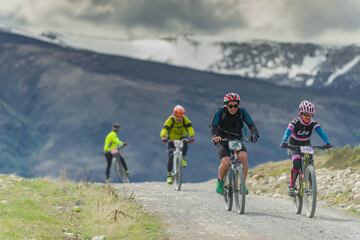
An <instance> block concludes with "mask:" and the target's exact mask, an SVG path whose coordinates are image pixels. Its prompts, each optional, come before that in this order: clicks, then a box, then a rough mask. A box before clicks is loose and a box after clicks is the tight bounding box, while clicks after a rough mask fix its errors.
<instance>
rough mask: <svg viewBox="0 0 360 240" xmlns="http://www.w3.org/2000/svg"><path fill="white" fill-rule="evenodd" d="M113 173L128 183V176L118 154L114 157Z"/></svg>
mask: <svg viewBox="0 0 360 240" xmlns="http://www.w3.org/2000/svg"><path fill="white" fill-rule="evenodd" d="M114 169H115V174H116V176H117V177H118V178H119V180H120V181H122V182H123V183H129V182H130V181H129V178H128V176H127V175H126V173H125V169H124V167H123V165H122V164H121V160H120V157H119V156H116V157H115V168H114Z"/></svg>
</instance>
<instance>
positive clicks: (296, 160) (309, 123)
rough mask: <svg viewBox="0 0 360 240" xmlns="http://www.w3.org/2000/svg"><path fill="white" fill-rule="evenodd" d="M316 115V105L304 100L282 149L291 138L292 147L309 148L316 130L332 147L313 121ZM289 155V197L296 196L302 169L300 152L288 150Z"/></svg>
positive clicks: (318, 125)
mask: <svg viewBox="0 0 360 240" xmlns="http://www.w3.org/2000/svg"><path fill="white" fill-rule="evenodd" d="M314 114H315V105H314V104H313V103H311V102H309V101H307V100H304V101H302V102H301V103H300V105H299V110H298V117H297V118H296V119H294V120H293V121H291V122H290V124H289V125H288V127H287V128H286V130H285V133H284V135H283V137H282V140H281V144H280V147H282V148H287V147H288V144H287V141H288V139H289V137H290V141H289V143H290V145H294V146H308V145H311V143H310V137H311V134H312V131H313V130H315V131H316V133H317V134H319V136H320V137H321V139H322V140H323V141H324V142H325V144H326V145H325V146H327V147H329V148H330V147H332V145H331V144H330V141H329V139H328V137H327V135H326V133H325V132H324V130H323V129H322V127H321V126H320V124H319V123H318V122H317V121H315V120H314V119H313V116H314ZM288 155H289V157H290V159H291V160H292V163H293V167H292V169H291V172H290V182H289V189H288V194H289V196H291V197H292V196H294V184H295V180H296V177H297V175H298V173H299V171H300V167H301V156H300V151H299V150H298V151H295V150H290V149H289V150H288Z"/></svg>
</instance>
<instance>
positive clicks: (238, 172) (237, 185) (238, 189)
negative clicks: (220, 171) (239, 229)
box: [223, 139, 246, 214]
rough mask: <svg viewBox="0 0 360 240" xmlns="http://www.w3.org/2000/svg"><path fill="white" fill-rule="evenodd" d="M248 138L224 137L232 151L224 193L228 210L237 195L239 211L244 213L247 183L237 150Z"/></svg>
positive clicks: (236, 201)
mask: <svg viewBox="0 0 360 240" xmlns="http://www.w3.org/2000/svg"><path fill="white" fill-rule="evenodd" d="M244 140H246V139H241V140H235V141H229V140H227V139H223V141H224V142H227V143H228V147H229V150H231V151H230V167H229V169H228V173H227V177H226V178H227V181H229V182H228V185H226V186H224V187H226V189H225V190H226V191H225V194H224V200H225V203H226V206H225V207H226V210H228V211H231V209H232V204H233V198H234V197H235V205H236V209H237V213H239V214H244V212H245V200H246V192H245V189H246V185H245V179H244V175H243V168H242V163H241V161H240V160H238V159H237V152H238V151H240V150H241V149H242V144H243V143H242V142H243V141H244Z"/></svg>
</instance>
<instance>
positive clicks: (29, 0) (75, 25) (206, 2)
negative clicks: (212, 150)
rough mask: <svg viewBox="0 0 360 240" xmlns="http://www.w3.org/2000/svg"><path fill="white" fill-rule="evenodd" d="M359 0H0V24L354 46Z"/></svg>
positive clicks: (359, 34)
mask: <svg viewBox="0 0 360 240" xmlns="http://www.w3.org/2000/svg"><path fill="white" fill-rule="evenodd" d="M359 13H360V1H359V0H54V1H53V0H0V24H8V25H16V26H18V27H21V28H25V29H30V30H34V31H35V30H37V31H38V30H55V31H60V32H70V33H78V34H87V35H95V36H107V37H119V38H124V39H128V38H157V37H164V36H173V35H177V34H182V33H193V34H204V35H210V36H215V37H219V38H225V39H232V40H241V39H249V38H250V39H251V38H254V39H270V40H280V41H302V42H303V41H306V42H323V43H358V44H360V17H359Z"/></svg>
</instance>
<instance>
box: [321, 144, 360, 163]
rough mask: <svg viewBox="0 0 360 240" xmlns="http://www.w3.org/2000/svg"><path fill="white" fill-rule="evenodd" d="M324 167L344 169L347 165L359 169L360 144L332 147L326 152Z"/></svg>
mask: <svg viewBox="0 0 360 240" xmlns="http://www.w3.org/2000/svg"><path fill="white" fill-rule="evenodd" d="M324 167H328V168H330V167H331V168H335V169H345V168H348V167H352V168H357V169H360V145H357V146H355V147H351V146H350V145H346V146H345V147H342V148H334V149H333V150H331V151H330V152H329V154H328V160H327V161H326V162H325V164H324Z"/></svg>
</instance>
